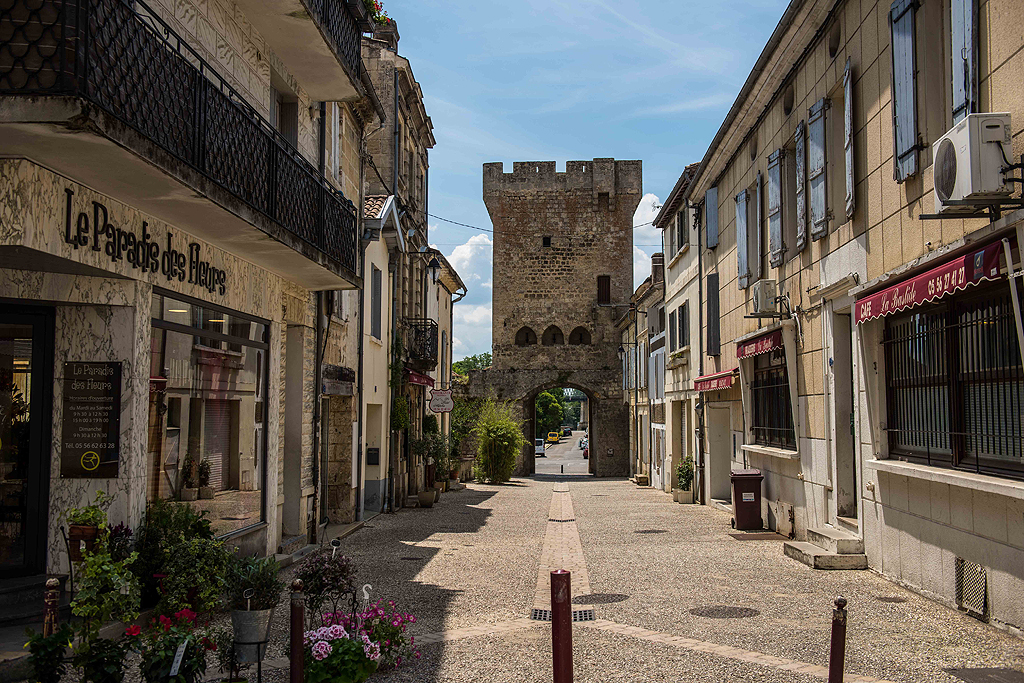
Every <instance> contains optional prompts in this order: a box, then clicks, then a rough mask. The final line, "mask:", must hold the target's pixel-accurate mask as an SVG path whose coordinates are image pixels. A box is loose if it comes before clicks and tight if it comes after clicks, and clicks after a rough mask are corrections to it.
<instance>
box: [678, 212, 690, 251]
mask: <svg viewBox="0 0 1024 683" xmlns="http://www.w3.org/2000/svg"><path fill="white" fill-rule="evenodd" d="M688 238H689V234H688V233H687V231H686V210H685V209H683V210H681V211H680V212H679V213H677V214H676V251H679V250H680V249H682V248H683V245H685V244H687V243H688V242H689V241H690V240H689V239H688Z"/></svg>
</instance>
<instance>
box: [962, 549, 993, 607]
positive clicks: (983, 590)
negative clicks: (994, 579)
mask: <svg viewBox="0 0 1024 683" xmlns="http://www.w3.org/2000/svg"><path fill="white" fill-rule="evenodd" d="M954 573H955V574H956V604H957V607H959V608H960V609H962V610H965V611H966V612H967V613H968V614H970V615H972V616H975V617H979V618H985V617H986V616H988V600H987V593H988V590H987V588H988V573H987V572H986V571H985V568H984V567H982V566H981V565H980V564H978V563H977V562H972V561H971V560H965V559H964V558H962V557H958V558H956V563H955V565H954Z"/></svg>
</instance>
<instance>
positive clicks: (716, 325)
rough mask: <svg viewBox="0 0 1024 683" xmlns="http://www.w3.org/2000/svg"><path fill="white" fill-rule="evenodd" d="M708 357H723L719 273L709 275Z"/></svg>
mask: <svg viewBox="0 0 1024 683" xmlns="http://www.w3.org/2000/svg"><path fill="white" fill-rule="evenodd" d="M707 283H708V355H709V356H720V355H722V327H721V323H722V321H721V313H720V311H721V306H720V302H719V301H718V273H708V280H707Z"/></svg>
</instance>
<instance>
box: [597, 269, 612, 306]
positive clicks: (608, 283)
mask: <svg viewBox="0 0 1024 683" xmlns="http://www.w3.org/2000/svg"><path fill="white" fill-rule="evenodd" d="M611 302H612V278H611V276H610V275H598V276H597V303H599V304H610V303H611Z"/></svg>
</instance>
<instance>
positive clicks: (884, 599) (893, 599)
mask: <svg viewBox="0 0 1024 683" xmlns="http://www.w3.org/2000/svg"><path fill="white" fill-rule="evenodd" d="M875 599H876V600H878V601H879V602H906V601H907V599H906V598H901V597H900V596H898V595H878V596H876V597H875Z"/></svg>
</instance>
